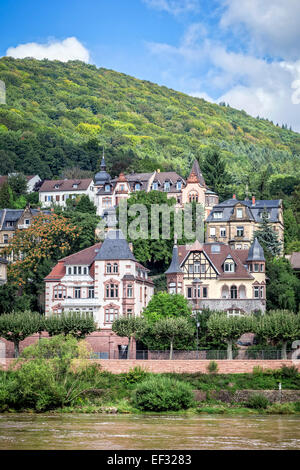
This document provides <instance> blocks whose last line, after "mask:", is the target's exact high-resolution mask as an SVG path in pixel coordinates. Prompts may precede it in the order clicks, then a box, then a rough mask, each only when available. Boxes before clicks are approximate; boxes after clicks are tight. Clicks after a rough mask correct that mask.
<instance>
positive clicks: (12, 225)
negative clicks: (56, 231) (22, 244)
mask: <svg viewBox="0 0 300 470" xmlns="http://www.w3.org/2000/svg"><path fill="white" fill-rule="evenodd" d="M40 213H41V211H40V210H39V209H32V208H31V207H30V205H28V206H26V207H25V209H0V250H1V248H5V247H6V246H7V244H8V243H9V242H10V241H11V239H12V238H13V236H14V235H15V232H16V230H23V229H26V228H28V227H30V225H31V223H32V221H33V218H34V217H36V216H37V215H38V214H40Z"/></svg>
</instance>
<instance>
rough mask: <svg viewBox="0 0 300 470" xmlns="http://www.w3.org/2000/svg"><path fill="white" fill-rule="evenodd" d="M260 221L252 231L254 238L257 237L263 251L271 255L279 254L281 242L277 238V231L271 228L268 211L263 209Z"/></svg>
mask: <svg viewBox="0 0 300 470" xmlns="http://www.w3.org/2000/svg"><path fill="white" fill-rule="evenodd" d="M261 219H262V221H261V223H260V224H259V229H258V230H256V231H255V232H254V235H253V237H254V239H255V238H257V239H258V241H259V243H260V244H261V245H262V247H263V249H264V252H265V253H266V252H267V253H266V254H269V255H270V256H271V257H274V256H279V255H280V254H281V251H282V243H281V241H280V240H278V235H277V233H276V232H275V231H274V230H273V228H272V225H271V223H270V222H269V220H268V212H267V210H266V209H264V211H263V213H262V216H261Z"/></svg>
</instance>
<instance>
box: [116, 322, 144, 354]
mask: <svg viewBox="0 0 300 470" xmlns="http://www.w3.org/2000/svg"><path fill="white" fill-rule="evenodd" d="M144 323H145V322H144V320H143V319H142V318H140V317H125V316H123V317H120V318H118V319H117V320H115V321H114V322H113V324H112V327H111V328H112V331H114V332H115V333H116V334H117V335H118V336H120V337H121V338H128V350H127V359H130V345H131V340H132V338H135V336H136V335H137V334H138V332H139V331H140V330H141V329H142V328H143V325H144Z"/></svg>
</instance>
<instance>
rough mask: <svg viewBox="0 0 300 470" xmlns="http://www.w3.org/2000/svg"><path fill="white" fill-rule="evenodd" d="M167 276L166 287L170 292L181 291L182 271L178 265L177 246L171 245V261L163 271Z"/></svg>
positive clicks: (176, 292)
mask: <svg viewBox="0 0 300 470" xmlns="http://www.w3.org/2000/svg"><path fill="white" fill-rule="evenodd" d="M165 274H166V277H167V288H168V292H169V293H170V294H178V293H182V292H183V271H182V269H181V267H180V262H179V256H178V247H177V245H176V244H175V245H174V247H173V253H172V261H171V264H170V266H169V268H168V269H167V271H166V272H165Z"/></svg>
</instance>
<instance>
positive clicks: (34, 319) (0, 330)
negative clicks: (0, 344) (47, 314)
mask: <svg viewBox="0 0 300 470" xmlns="http://www.w3.org/2000/svg"><path fill="white" fill-rule="evenodd" d="M43 329H44V317H42V316H41V315H40V314H39V313H32V312H23V313H5V314H3V315H0V337H2V338H4V339H6V340H7V341H12V342H13V343H14V347H15V357H19V345H20V342H21V341H23V340H24V339H25V338H27V337H28V336H31V335H33V334H34V333H38V332H40V331H42V330H43Z"/></svg>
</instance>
